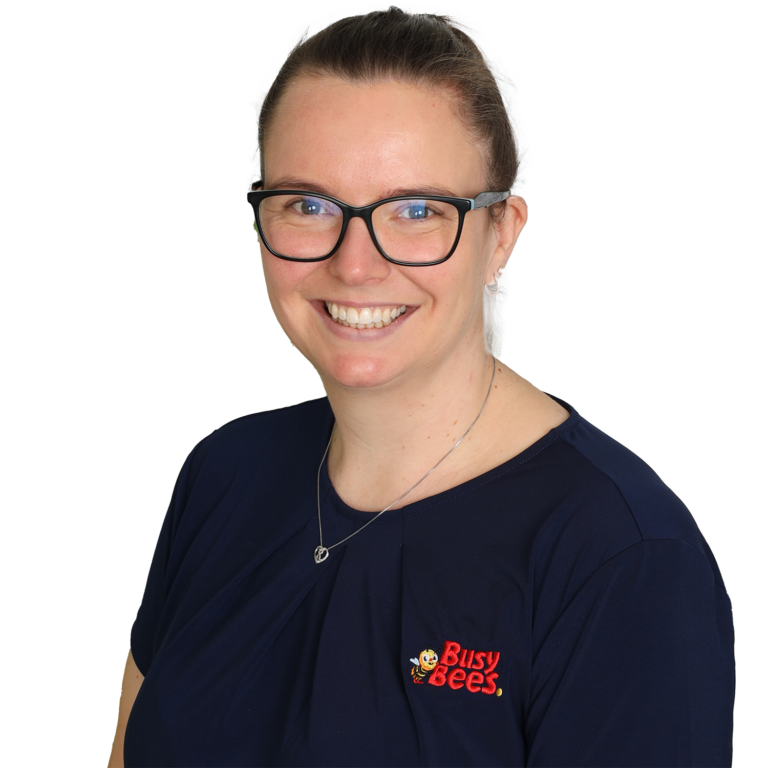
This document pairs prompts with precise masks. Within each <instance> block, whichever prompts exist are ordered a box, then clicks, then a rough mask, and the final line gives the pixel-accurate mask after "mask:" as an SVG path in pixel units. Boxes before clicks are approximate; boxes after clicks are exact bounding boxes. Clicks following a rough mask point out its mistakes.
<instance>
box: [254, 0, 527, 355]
mask: <svg viewBox="0 0 768 768" xmlns="http://www.w3.org/2000/svg"><path fill="white" fill-rule="evenodd" d="M388 5H398V6H399V7H400V8H402V9H403V10H404V11H407V12H412V13H434V14H436V15H441V16H449V17H451V19H452V20H453V21H455V22H457V26H460V27H461V28H462V29H463V30H464V31H465V32H466V33H467V34H468V35H469V36H470V37H471V38H472V39H473V40H474V42H475V43H476V44H477V46H478V48H479V49H480V50H481V51H482V53H483V55H484V56H485V59H486V62H487V63H488V66H489V67H490V70H491V72H492V73H493V75H494V77H495V78H496V82H497V83H498V84H499V89H500V90H501V92H502V93H503V94H504V95H505V96H506V98H505V99H504V103H505V104H506V106H507V114H508V115H509V120H510V123H511V125H512V130H513V131H514V134H515V138H516V139H517V145H518V151H519V153H520V175H519V176H518V178H517V180H516V181H515V183H514V185H513V186H512V189H511V190H510V192H511V193H512V194H513V195H522V194H523V192H524V191H525V189H526V187H527V186H528V176H529V174H530V170H531V145H530V143H529V142H528V133H527V132H526V130H525V118H524V117H523V113H522V112H521V111H520V105H519V96H520V82H519V80H518V79H517V76H516V75H514V74H512V73H511V72H510V71H509V70H508V69H507V65H506V64H507V63H506V61H504V60H503V59H502V58H501V57H500V56H499V55H498V53H496V51H495V50H494V48H493V47H492V46H491V44H490V42H489V41H488V38H487V37H486V35H485V33H484V32H483V25H482V24H480V23H479V22H477V21H475V20H474V19H473V18H471V17H470V16H467V14H466V13H464V12H463V11H462V10H460V9H458V8H443V6H441V5H414V4H413V3H409V2H399V1H398V0H388V2H381V3H371V2H368V3H366V7H365V8H363V7H362V6H360V5H358V6H354V7H352V8H344V9H343V10H339V11H330V12H329V13H326V14H324V15H323V16H322V17H321V18H320V19H316V20H315V21H307V22H304V23H303V24H299V25H298V26H297V27H296V28H295V29H294V30H293V34H292V35H291V36H290V37H289V38H288V43H287V45H286V47H285V48H283V49H282V50H281V51H280V53H279V54H278V55H277V56H276V57H275V60H274V61H273V63H272V66H271V67H270V68H269V71H268V72H267V74H266V75H264V77H263V79H262V81H261V83H260V84H259V94H258V95H257V96H256V97H255V99H251V101H250V102H249V104H250V112H251V116H252V117H253V127H252V128H251V133H250V137H249V141H248V165H249V166H250V171H249V173H248V176H247V177H246V180H245V188H246V190H248V189H250V185H251V182H252V181H256V180H257V179H258V178H259V146H258V141H257V135H258V134H257V131H258V120H259V116H258V113H257V112H256V110H255V109H254V108H253V103H254V101H255V100H256V99H263V96H264V92H266V90H267V89H268V88H269V86H270V85H271V84H272V81H273V79H274V77H275V75H276V74H277V72H278V71H279V70H280V67H281V65H282V62H283V61H285V59H286V57H287V56H288V54H290V52H291V51H292V50H293V49H294V48H295V47H296V45H297V44H298V42H299V39H300V37H301V36H302V33H303V32H304V30H305V29H307V28H308V29H309V32H310V35H314V34H315V33H316V32H319V31H320V30H321V29H323V28H324V27H327V26H328V25H329V24H332V23H333V22H334V21H336V20H338V19H341V18H344V17H346V16H353V15H355V14H356V13H370V12H371V11H378V10H382V9H383V8H386V7H387V6H388ZM513 252H514V250H513ZM510 257H511V254H510ZM509 297H510V270H509V269H506V270H505V271H504V274H503V275H501V277H500V278H499V292H498V294H497V295H496V297H495V299H493V300H492V305H493V326H494V331H495V335H496V339H495V344H494V350H493V353H494V354H495V355H496V357H498V358H499V359H500V360H501V359H503V358H504V352H505V349H506V343H507V323H506V314H507V305H508V304H509Z"/></svg>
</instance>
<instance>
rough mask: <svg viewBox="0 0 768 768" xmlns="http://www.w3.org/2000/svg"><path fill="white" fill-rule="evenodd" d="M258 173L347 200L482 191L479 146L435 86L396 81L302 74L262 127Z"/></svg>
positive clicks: (270, 182)
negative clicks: (425, 190) (315, 186)
mask: <svg viewBox="0 0 768 768" xmlns="http://www.w3.org/2000/svg"><path fill="white" fill-rule="evenodd" d="M264 167H265V180H266V182H267V184H268V185H269V186H274V182H276V181H279V180H280V179H283V178H301V179H306V180H308V181H314V182H317V183H319V184H322V185H323V186H324V187H326V188H328V189H329V190H332V191H333V193H334V194H336V195H337V196H338V197H340V198H342V199H344V200H345V202H348V203H352V204H353V205H355V204H356V205H362V204H365V203H368V202H371V201H372V200H375V199H377V198H378V197H382V196H385V195H386V194H387V193H388V192H390V191H392V190H396V189H406V188H407V189H418V188H420V187H424V186H429V187H439V188H443V189H446V190H450V191H451V192H453V193H454V194H457V195H461V196H468V195H474V194H477V193H478V192H481V191H483V190H482V189H481V187H482V185H483V179H484V176H485V173H484V165H483V157H482V153H481V152H480V151H479V149H478V147H477V143H476V142H473V141H472V139H471V138H470V136H469V135H468V133H467V131H466V129H465V127H464V126H463V124H462V123H461V121H460V119H459V118H458V116H457V112H456V108H455V105H454V103H453V101H452V100H451V99H449V97H448V96H447V95H446V94H445V93H442V92H440V91H438V90H435V89H431V88H426V87H422V86H416V85H409V84H405V83H400V82H393V81H385V82H375V83H364V84H356V83H349V82H347V81H344V80H340V79H337V78H332V77H309V76H303V77H300V78H298V79H297V80H296V81H294V82H293V83H291V84H290V85H289V86H288V88H287V90H286V92H285V94H284V96H283V99H282V100H281V102H280V104H279V105H278V108H277V110H276V112H275V115H274V117H273V120H272V123H271V125H270V126H269V129H268V131H267V135H266V137H265V146H264Z"/></svg>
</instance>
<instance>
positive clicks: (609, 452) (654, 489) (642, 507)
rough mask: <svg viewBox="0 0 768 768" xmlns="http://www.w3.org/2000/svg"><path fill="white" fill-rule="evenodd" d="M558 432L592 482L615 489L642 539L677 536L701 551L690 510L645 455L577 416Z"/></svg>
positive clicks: (675, 537) (700, 542) (701, 540)
mask: <svg viewBox="0 0 768 768" xmlns="http://www.w3.org/2000/svg"><path fill="white" fill-rule="evenodd" d="M571 410H572V409H571ZM574 413H575V412H574ZM556 432H557V435H558V438H559V439H560V441H561V442H562V443H563V444H564V445H565V446H567V447H568V448H569V449H570V450H571V451H572V452H573V454H575V455H574V457H573V461H574V462H575V463H576V464H577V465H579V464H581V465H582V471H583V472H584V474H585V476H586V477H589V478H590V480H591V481H592V483H593V484H595V485H600V484H603V485H606V486H608V487H611V488H613V489H614V491H615V495H616V496H617V497H618V498H617V499H616V501H617V503H618V502H619V499H620V502H621V503H620V505H624V506H626V509H627V512H628V513H629V515H630V516H631V519H632V521H633V523H634V524H635V526H636V528H637V535H638V537H639V540H642V541H647V540H649V539H679V540H681V541H683V542H685V543H687V544H689V545H690V546H692V547H694V548H696V549H700V550H701V551H702V552H703V548H702V544H703V538H702V536H701V533H700V532H699V529H698V527H697V526H696V523H695V521H694V519H693V517H692V515H691V513H690V512H689V511H688V509H687V507H686V506H685V504H683V502H682V501H681V500H680V499H679V498H678V496H677V495H676V494H675V493H674V492H673V491H672V490H671V489H670V488H669V487H668V486H667V485H666V484H665V483H664V481H663V480H662V479H661V478H660V477H659V476H658V475H657V474H656V472H654V470H653V469H652V468H651V467H650V466H649V465H648V464H647V463H646V462H645V461H643V459H641V458H640V457H639V456H637V455H636V454H635V453H633V452H632V451H631V450H630V449H629V448H627V447H626V446H624V445H622V444H621V443H619V442H618V441H616V440H614V439H613V438H612V437H610V436H609V435H607V434H605V432H602V431H601V430H599V429H598V428H597V427H595V426H594V425H592V424H591V423H590V422H589V421H587V420H586V419H585V418H584V417H583V416H579V415H578V414H576V418H570V419H568V420H567V421H566V422H564V423H563V424H562V425H561V426H560V427H558V428H557V429H556Z"/></svg>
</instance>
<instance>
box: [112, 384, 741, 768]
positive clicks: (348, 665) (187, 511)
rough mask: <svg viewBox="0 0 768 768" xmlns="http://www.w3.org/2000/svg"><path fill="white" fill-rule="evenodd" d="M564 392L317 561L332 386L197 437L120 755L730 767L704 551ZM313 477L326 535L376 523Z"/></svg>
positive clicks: (633, 459) (144, 610)
mask: <svg viewBox="0 0 768 768" xmlns="http://www.w3.org/2000/svg"><path fill="white" fill-rule="evenodd" d="M554 399H556V400H557V401H558V402H559V403H560V404H561V405H563V407H565V408H566V409H567V410H568V411H569V412H570V416H569V418H568V419H567V420H566V421H565V422H564V423H563V424H561V425H560V426H559V427H556V428H555V429H552V430H551V431H550V432H549V433H548V434H546V435H545V436H544V437H542V438H541V439H540V440H538V441H536V442H535V443H534V444H533V445H531V446H530V447H529V448H527V449H526V450H524V451H523V452H522V453H520V454H519V455H518V456H516V457H514V458H513V459H510V460H509V461H506V462H505V463H503V464H501V465H500V466H498V467H496V468H495V469H492V470H490V471H488V472H485V473H484V474H482V475H480V476H479V477H476V478H474V479H473V480H470V481H467V482H465V483H462V484H461V485H458V486H456V487H455V488H451V489H450V490H447V491H444V492H442V493H439V494H437V495H435V496H431V497H429V498H426V499H422V500H421V501H417V502H415V503H413V504H408V505H407V506H405V507H402V508H401V509H397V510H390V511H388V512H386V513H385V514H384V515H382V516H381V517H380V518H379V519H378V520H376V521H375V522H374V523H373V524H372V525H369V526H368V527H367V528H366V529H365V530H364V531H362V532H360V533H359V534H358V535H356V536H354V537H353V538H352V539H350V540H349V541H348V542H347V543H345V544H343V545H341V546H339V547H336V548H334V549H332V550H331V553H330V556H329V557H328V559H327V560H326V561H325V562H323V563H322V564H320V565H318V564H316V563H315V561H314V558H313V551H314V549H315V547H316V546H317V545H318V543H319V542H318V525H317V469H318V464H319V462H320V459H321V457H322V455H323V451H324V450H325V446H326V444H327V442H328V439H329V437H330V433H331V427H332V424H333V414H332V412H331V409H330V405H329V403H328V400H327V399H325V398H323V399H320V400H315V401H311V402H307V403H302V404H301V405H297V406H294V407H291V408H285V409H281V410H276V411H270V412H266V413H259V414H254V415H251V416H245V417H243V418H240V419H237V420H235V421H232V422H230V423H229V424H226V425H225V426H223V427H221V428H220V429H218V430H216V431H215V432H213V433H212V434H211V435H209V436H208V437H206V438H205V439H203V440H202V441H201V442H200V443H199V444H198V445H197V446H196V447H195V448H194V450H193V451H192V453H191V454H190V455H189V456H188V458H187V460H186V462H185V463H184V466H183V467H182V470H181V473H180V475H179V478H178V481H177V483H176V487H175V489H174V492H173V497H172V499H171V504H170V508H169V510H168V513H167V515H166V517H165V521H164V522H163V525H162V530H161V532H160V537H159V541H158V543H157V549H156V551H155V555H154V559H153V561H152V565H151V568H150V571H149V578H148V581H147V585H146V590H145V593H144V598H143V601H142V603H141V607H140V609H139V612H138V616H137V618H136V622H135V624H134V625H133V630H132V633H131V648H132V651H133V657H134V659H135V661H136V664H137V666H138V668H139V670H140V671H141V672H142V674H144V675H145V680H144V683H143V685H142V687H141V690H140V691H139V694H138V697H137V698H136V702H135V704H134V707H133V711H132V712H131V716H130V719H129V722H128V727H127V732H126V736H125V753H124V754H125V764H126V766H257V765H258V766H279V765H291V766H309V765H318V766H353V765H354V766H416V765H432V766H453V765H473V766H502V765H503V766H634V767H635V768H637V766H726V765H730V764H731V733H732V713H733V699H734V684H735V681H734V658H733V622H732V616H731V605H730V600H729V598H728V595H727V593H726V591H725V587H724V585H723V581H722V579H721V577H720V573H719V571H718V568H717V565H716V563H715V560H714V558H713V556H712V552H711V551H710V549H709V547H708V546H707V544H706V542H705V541H704V538H703V537H702V535H701V533H700V532H699V530H698V528H697V527H696V524H695V522H694V520H693V518H692V517H691V515H690V513H689V512H688V510H687V509H686V507H685V506H684V505H683V503H682V502H681V501H680V500H679V499H678V498H677V497H676V496H675V494H674V493H672V491H671V490H670V489H669V488H667V486H666V485H664V483H663V482H662V481H661V480H660V479H659V477H658V476H657V475H656V474H655V473H654V472H653V470H652V469H650V467H648V465H647V464H645V463H644V462H643V461H642V460H641V459H639V458H638V457H637V456H635V455H634V454H633V453H631V452H630V451H628V450H627V449H626V448H624V447H623V446H622V445H620V444H619V443H617V442H616V441H614V440H612V439H611V438H610V437H608V436H607V435H605V434H604V433H602V432H600V431H599V430H598V429H596V428H595V427H594V426H592V425H591V424H590V423H589V422H587V421H586V420H585V419H583V418H582V417H580V416H579V415H578V414H577V413H576V411H575V410H574V409H573V408H572V407H571V406H569V405H568V404H567V403H565V402H563V401H562V400H559V399H558V398H554ZM459 456H460V454H458V453H457V454H456V459H459ZM320 491H321V504H322V522H323V540H324V543H325V544H326V545H329V544H332V543H335V542H337V541H339V540H340V539H342V538H344V537H345V536H347V535H348V534H350V533H352V532H353V531H355V530H356V529H357V528H359V527H360V526H361V525H362V524H363V523H364V522H365V521H367V520H370V516H371V513H369V512H361V511H358V510H355V509H352V508H351V507H349V506H347V505H346V504H345V503H344V502H343V501H342V500H341V499H340V498H339V496H338V495H337V494H336V492H335V490H334V489H333V487H332V485H331V483H330V481H329V478H328V474H327V471H326V469H325V466H323V470H322V473H321V486H320Z"/></svg>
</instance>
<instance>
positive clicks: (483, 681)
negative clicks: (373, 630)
mask: <svg viewBox="0 0 768 768" xmlns="http://www.w3.org/2000/svg"><path fill="white" fill-rule="evenodd" d="M500 656H501V651H495V652H494V651H474V650H469V649H467V648H462V647H461V645H459V643H454V642H453V641H451V640H446V641H445V645H444V646H443V652H442V653H441V654H440V657H439V658H438V655H437V653H435V651H433V650H432V649H431V648H425V649H424V650H423V651H422V652H421V653H420V654H419V655H418V656H417V657H416V658H415V659H411V663H412V664H413V667H412V668H411V677H412V678H413V682H414V683H417V684H423V683H424V681H425V680H426V682H427V683H429V684H430V685H437V686H441V685H447V686H448V687H449V688H452V689H453V690H454V691H457V690H458V689H459V688H466V689H467V690H468V691H469V692H470V693H487V694H489V695H490V694H493V693H495V694H496V695H497V696H501V688H497V687H496V678H498V676H499V673H498V672H496V671H495V670H496V667H497V666H498V664H499V657H500Z"/></svg>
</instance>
